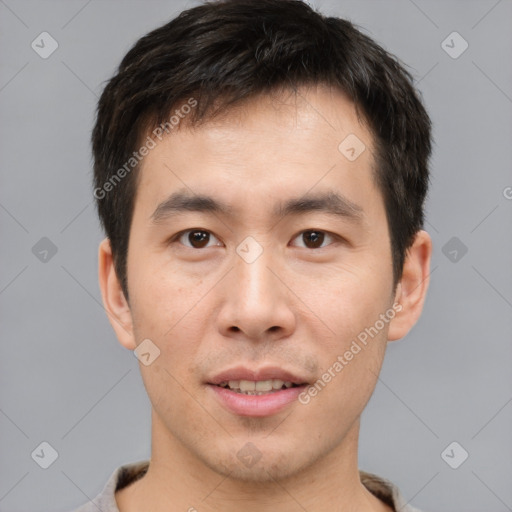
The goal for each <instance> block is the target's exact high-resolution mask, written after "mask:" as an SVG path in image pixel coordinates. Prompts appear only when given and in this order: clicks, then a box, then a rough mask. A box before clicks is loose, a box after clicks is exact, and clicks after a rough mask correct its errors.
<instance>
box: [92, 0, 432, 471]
mask: <svg viewBox="0 0 512 512" xmlns="http://www.w3.org/2000/svg"><path fill="white" fill-rule="evenodd" d="M430 130H431V126H430V120H429V118H428V115H427V113H426V111H425V109H424V107H423V105H422V102H421V100H420V98H419V96H418V93H417V92H416V91H415V89H414V86H413V82H412V77H411V75H410V74H409V73H408V72H407V71H406V70H405V69H404V67H403V65H401V64H400V63H399V61H398V60H397V59H396V58H395V57H393V56H391V55H390V54H388V53H387V52H386V51H384V50H383V49H382V48H381V47H380V46H378V45H377V44H376V43H375V42H374V41H372V40H371V39H370V38H369V37H367V36H366V35H364V34H363V33H362V32H361V31H360V30H358V29H357V28H356V27H355V26H354V25H353V24H352V23H350V22H348V21H346V20H343V19H339V18H333V17H324V16H322V15H320V14H319V13H317V12H315V11H314V10H312V9H311V8H310V7H309V6H308V5H307V4H305V3H304V2H302V1H299V0H278V1H276V0H259V1H258V2H254V1H252V0H236V1H229V0H228V1H221V2H213V3H206V4H204V5H201V6H199V7H195V8H193V9H190V10H188V11H185V12H183V13H181V15H179V16H178V17H177V18H176V19H174V20H172V21H171V22H169V23H168V24H166V25H164V26H162V27H160V28H158V29H156V30H154V31H152V32H151V33H149V34H147V35H146V36H144V37H143V38H141V39H140V40H139V41H138V42H137V43H136V44H135V45H134V47H133V48H132V49H131V50H130V51H129V52H128V53H127V55H126V56H125V57H124V59H123V60H122V62H121V64H120V66H119V69H118V71H117V74H116V75H115V76H114V77H113V78H112V79H111V80H110V81H109V83H108V84H107V86H106V87H105V89H104V92H103V94H102V96H101V98H100V101H99V105H98V112H97V120H96V125H95V127H94V131H93V136H92V145H93V153H94V182H95V192H94V194H95V197H96V199H97V206H98V211H99V216H100V219H101V222H102V225H103V227H104V229H105V232H106V235H107V239H106V240H105V241H104V242H103V243H102V244H101V246H100V283H101V287H102V295H103V299H104V302H105V305H106V309H107V311H108V312H109V314H110V318H111V321H112V325H113V326H114V329H115V330H116V333H117V336H118V338H119V340H120V342H121V343H122V344H123V345H124V346H125V347H127V348H130V349H132V350H133V349H135V348H136V347H137V345H139V344H140V343H141V342H142V341H143V340H145V339H150V340H152V343H153V344H154V345H155V346H156V347H158V350H159V351H160V356H159V357H158V358H157V359H155V360H154V362H152V363H151V364H150V365H149V366H145V365H143V364H141V370H142V374H143V379H144V383H145V385H146V389H147V391H148V394H149V397H150V400H151V402H152V405H153V410H154V413H155V416H154V418H156V421H158V423H159V425H160V428H161V430H166V431H167V432H169V433H171V435H172V436H173V438H174V439H175V440H178V441H179V443H180V445H181V446H182V447H184V448H185V449H186V450H188V452H190V453H193V454H194V455H195V456H197V458H198V459H199V460H201V461H203V462H204V463H205V464H206V465H207V466H208V467H211V468H212V469H214V470H216V471H220V470H221V469H222V470H224V471H226V472H228V471H235V474H237V475H238V476H240V478H249V477H248V475H249V473H250V474H251V475H252V476H254V474H256V473H257V470H256V469H255V468H248V467H246V466H244V465H243V464H242V463H241V462H240V459H237V457H236V453H237V449H239V448H241V447H243V446H244V443H246V442H247V441H248V440H252V441H253V444H254V445H255V446H257V449H258V451H259V452H260V453H262V454H263V457H262V461H263V466H262V468H263V469H261V473H260V474H259V478H260V479H264V478H265V474H269V473H271V474H274V475H275V476H278V475H284V474H285V473H287V472H288V473H290V472H293V471H299V470H300V468H304V467H305V466H306V465H307V464H311V463H312V462H313V461H314V460H317V459H318V458H319V457H321V456H322V455H325V454H327V453H329V452H330V451H331V450H332V449H333V448H334V447H336V446H339V445H340V443H341V441H342V440H343V439H344V437H346V436H347V435H349V433H350V432H351V429H352V428H353V427H354V425H355V424H356V423H357V421H358V419H359V416H360V414H361V412H362V410H363V409H364V406H365V405H366V403H367V401H368V399H369V397H370V395H371V393H372V391H373V389H374V386H375V382H376V379H377V375H378V372H379V370H380V366H381V363H382V359H383V356H384V352H385V346H386V343H387V341H388V340H392V339H399V338H401V337H403V336H404V335H405V334H406V333H407V332H408V331H409V330H410V328H411V327H412V326H413V325H414V323H415V322H416V320H417V318H418V316H419V314H420V312H421V308H422V305H423V300H424V296H425V293H426V288H427V284H428V279H427V275H428V266H429V258H430V251H431V246H430V239H429V237H428V235H427V234H426V233H425V232H424V231H423V230H422V227H423V217H424V213H423V206H424V200H425V196H426V192H427V187H428V159H429V156H430V152H431V133H430ZM171 196H172V197H171ZM169 199H172V200H171V201H170V200H169ZM247 237H250V238H247ZM244 253H245V254H244ZM384 317H385V318H384ZM377 322H379V323H377ZM363 333H366V337H365V335H364V334H363ZM363 340H364V341H363ZM354 343H355V345H354ZM356 347H359V350H358V348H356ZM348 352H350V353H351V354H352V355H351V356H350V354H348ZM344 354H346V357H345V358H343V355H344ZM338 356H341V357H342V359H343V362H342V361H341V360H340V359H339V358H338ZM336 362H338V363H339V364H338V365H336ZM240 365H242V366H244V367H251V368H253V369H254V368H256V369H262V368H268V367H270V366H272V367H275V366H280V367H282V368H284V369H285V370H286V371H287V372H288V373H292V374H293V375H294V376H295V377H297V378H298V379H302V381H301V382H303V383H306V384H308V385H309V387H307V386H306V387H305V388H304V392H303V394H302V395H301V397H302V399H301V401H298V400H297V401H296V402H295V403H294V404H293V405H291V406H289V407H290V409H289V411H290V412H291V415H293V421H284V422H283V418H284V417H285V415H286V414H285V413H279V414H271V415H268V416H260V417H255V416H254V415H243V414H241V415H240V414H234V413H233V412H232V411H229V410H227V409H226V408H223V407H222V406H221V405H219V403H218V402H217V401H216V400H217V398H216V395H215V393H216V391H215V390H213V391H212V387H213V386H214V385H215V383H217V384H218V382H217V380H218V379H219V378H221V377H222V376H220V377H219V370H230V369H233V368H235V367H236V366H240ZM339 365H341V368H340V366H339ZM327 374H329V375H330V377H329V376H326V375H327ZM319 381H321V383H320V382H319ZM315 384H316V389H317V392H316V393H315V392H312V393H311V392H309V391H308V390H312V389H313V387H315V386H314V385H315ZM184 389H186V392H183V390H184ZM280 414H283V415H282V416H280ZM280 422H282V424H281V423H280ZM219 423H221V424H222V428H220V427H219ZM278 424H279V425H280V426H279V428H277V425H278ZM276 428H277V430H274V429H276ZM223 429H224V430H223ZM270 432H273V433H272V435H270ZM290 432H292V433H293V436H290ZM312 432H313V434H312ZM312 435H313V438H314V439H313V441H312V440H311V436H312ZM198 439H203V441H198ZM235 447H237V448H236V449H235ZM298 447H300V448H301V450H299V451H300V452H301V453H300V455H298V452H297V448H298ZM265 461H266V463H265Z"/></svg>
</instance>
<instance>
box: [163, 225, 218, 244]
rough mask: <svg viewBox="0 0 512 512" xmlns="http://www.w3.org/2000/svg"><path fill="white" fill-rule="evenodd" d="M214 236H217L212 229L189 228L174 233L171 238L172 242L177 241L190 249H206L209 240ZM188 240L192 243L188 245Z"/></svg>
mask: <svg viewBox="0 0 512 512" xmlns="http://www.w3.org/2000/svg"><path fill="white" fill-rule="evenodd" d="M212 236H213V237H214V238H216V237H215V236H214V235H213V234H212V233H211V232H210V231H208V230H206V229H201V228H194V229H187V230H185V231H180V232H179V233H177V234H176V235H174V236H173V237H172V239H171V240H170V243H172V242H176V241H177V242H180V243H181V244H182V245H184V246H185V247H188V248H189V249H204V248H205V247H206V248H207V247H208V242H209V241H210V238H211V237H212ZM186 242H188V244H190V245H188V244H187V243H186ZM217 245H218V244H217ZM210 247H212V246H210Z"/></svg>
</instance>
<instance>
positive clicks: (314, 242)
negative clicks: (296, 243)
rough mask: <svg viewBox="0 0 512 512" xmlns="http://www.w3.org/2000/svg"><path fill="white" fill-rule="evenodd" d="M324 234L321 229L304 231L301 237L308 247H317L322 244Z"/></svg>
mask: <svg viewBox="0 0 512 512" xmlns="http://www.w3.org/2000/svg"><path fill="white" fill-rule="evenodd" d="M324 238H325V234H324V233H323V232H322V231H305V232H304V233H303V234H302V239H303V240H304V243H305V244H306V247H307V248H308V249H318V248H319V247H321V246H322V243H323V241H324Z"/></svg>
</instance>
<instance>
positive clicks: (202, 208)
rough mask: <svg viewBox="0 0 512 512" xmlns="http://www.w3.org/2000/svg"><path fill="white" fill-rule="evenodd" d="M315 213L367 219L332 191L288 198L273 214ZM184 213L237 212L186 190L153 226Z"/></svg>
mask: <svg viewBox="0 0 512 512" xmlns="http://www.w3.org/2000/svg"><path fill="white" fill-rule="evenodd" d="M313 211H315V212H324V213H327V214H330V215H333V216H336V217H341V218H343V219H344V220H348V221H350V222H353V223H361V222H362V221H363V220H364V218H365V215H364V210H363V208H362V207H361V206H359V205H358V204H356V203H354V202H352V201H350V200H349V199H348V198H347V197H345V196H343V195H342V194H339V193H338V192H334V191H332V190H331V191H326V192H321V193H316V194H309V195H304V196H301V197H298V198H292V199H288V200H287V201H286V202H284V203H282V202H281V203H278V204H277V205H276V206H275V208H274V210H273V211H272V214H273V216H274V217H285V216H288V215H300V214H305V213H309V212H313ZM185 212H205V213H211V214H221V215H225V216H233V215H234V213H235V212H234V210H233V208H232V207H231V206H229V205H227V204H225V203H223V202H221V201H218V200H216V199H214V198H213V197H210V196H207V195H201V194H191V193H189V192H188V191H187V190H186V189H185V190H181V191H178V192H175V193H173V194H171V195H170V196H169V197H168V198H167V199H165V200H164V201H162V202H161V203H160V204H159V205H158V206H157V207H156V209H155V211H154V212H153V214H152V215H151V217H150V219H151V223H152V224H155V225H157V224H161V223H163V222H165V221H167V220H169V219H170V218H172V217H174V216H175V215H179V214H182V213H185Z"/></svg>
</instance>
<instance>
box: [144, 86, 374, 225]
mask: <svg viewBox="0 0 512 512" xmlns="http://www.w3.org/2000/svg"><path fill="white" fill-rule="evenodd" d="M373 153H374V148H373V139H372V136H371V134H370V132H369V131H368V130H367V128H366V127H365V126H364V125H363V124H362V123H361V122H360V120H359V118H358V116H357V112H356V109H355V106H354V105H353V103H352V102H351V101H350V100H349V99H348V98H347V97H346V96H345V95H343V94H342V93H341V92H339V91H337V90H333V89H331V88H327V87H324V86H315V87H310V88H302V89H298V90H297V91H296V92H293V91H292V92H290V91H288V92H284V93H281V94H279V95H277V94H276V95H262V96H260V97H258V98H256V99H252V100H250V101H248V102H246V103H244V104H242V105H240V106H237V107H234V108H230V109H229V110H226V111H225V112H222V113H221V115H219V116H217V117H215V118H213V119H212V120H209V121H207V122H206V123H204V124H200V125H198V126H190V125H189V124H188V123H187V121H186V118H185V119H184V121H183V125H182V126H181V127H179V128H178V129H176V130H173V131H171V133H170V134H169V135H167V136H165V137H164V138H163V139H162V140H161V141H158V140H156V147H155V148H154V149H152V150H151V151H150V152H149V154H148V155H147V156H146V157H145V158H144V160H143V161H142V166H141V175H140V179H139V190H138V194H137V196H138V201H137V202H142V203H145V204H144V205H143V207H147V208H145V212H144V214H145V216H146V218H153V219H154V213H155V208H158V206H159V205H161V204H162V203H163V202H164V201H165V200H166V198H168V197H169V196H170V195H171V194H172V193H173V192H177V191H181V192H183V190H184V189H185V190H186V191H188V195H201V196H211V195H212V194H213V193H215V194H214V195H215V196H216V197H217V199H218V200H219V201H218V202H220V203H223V204H225V205H226V207H227V208H229V205H230V204H232V203H237V202H238V203H239V205H238V206H240V207H242V209H243V207H244V205H245V206H250V205H252V206H254V207H257V206H258V205H259V206H260V207H262V206H264V205H265V207H267V206H268V207H269V208H270V201H271V200H272V203H273V207H272V209H273V211H277V210H278V209H280V208H281V207H282V204H283V201H282V199H286V198H288V197H292V196H293V197H300V196H302V195H304V194H306V192H308V191H311V192H322V191H323V192H328V191H329V190H332V191H334V192H337V193H338V194H339V195H342V196H343V197H344V198H346V199H347V201H348V202H349V203H352V204H354V205H359V204H361V203H368V206H369V207H370V208H371V203H372V197H373V202H375V197H374V196H375V194H377V195H378V196H379V195H380V193H379V191H378V190H377V189H376V188H375V185H374V180H373V176H372V174H373V165H374V157H373ZM278 198H279V199H280V204H279V205H278V206H276V205H275V201H273V200H274V199H278ZM139 199H140V201H139ZM150 208H152V210H151V211H149V209H150ZM269 208H267V209H269ZM136 209H137V205H136Z"/></svg>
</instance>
